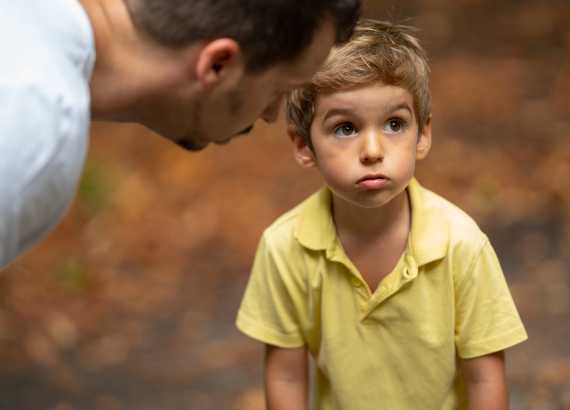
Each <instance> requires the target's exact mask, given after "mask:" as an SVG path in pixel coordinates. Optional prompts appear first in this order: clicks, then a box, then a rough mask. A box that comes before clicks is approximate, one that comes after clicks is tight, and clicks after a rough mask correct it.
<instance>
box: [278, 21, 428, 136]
mask: <svg viewBox="0 0 570 410" xmlns="http://www.w3.org/2000/svg"><path fill="white" fill-rule="evenodd" d="M414 33H415V29H413V28H412V27H409V26H404V25H397V24H393V23H389V22H381V21H373V20H367V19H363V20H361V21H360V22H359V23H358V25H357V26H356V28H355V31H354V34H353V36H352V38H351V39H350V41H349V42H347V43H346V44H344V45H341V46H338V47H335V48H334V49H333V51H332V52H331V53H330V55H329V57H328V59H327V61H326V62H325V64H324V65H323V67H322V68H321V69H320V70H319V71H318V72H317V74H315V76H314V77H313V79H312V81H311V83H310V84H307V85H306V86H303V87H301V88H299V89H296V90H294V91H293V92H292V93H291V94H290V95H289V98H288V101H287V117H288V121H289V124H290V127H291V132H292V133H294V134H296V135H299V136H300V137H302V138H303V139H304V140H305V142H306V143H307V144H308V145H309V146H311V139H310V129H311V124H312V122H313V119H314V115H315V112H316V108H317V103H318V98H319V96H320V95H326V94H331V93H334V92H337V91H342V90H348V89H351V88H355V87H360V86H364V85H367V84H374V83H382V84H384V85H392V86H397V87H402V88H404V89H405V90H407V91H408V92H409V93H410V94H411V95H412V98H413V105H414V111H415V113H414V114H415V117H416V120H417V125H418V130H420V131H421V130H422V128H423V127H424V125H425V124H426V122H427V121H428V119H429V116H430V113H431V93H430V89H429V66H428V60H427V55H426V53H425V51H424V50H423V48H422V47H421V45H420V44H419V42H418V40H417V39H416V37H415V36H414Z"/></svg>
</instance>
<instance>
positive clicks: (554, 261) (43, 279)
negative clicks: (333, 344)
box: [0, 0, 570, 410]
mask: <svg viewBox="0 0 570 410" xmlns="http://www.w3.org/2000/svg"><path fill="white" fill-rule="evenodd" d="M364 4H365V10H364V15H365V16H367V17H375V18H383V19H386V18H389V19H394V20H397V21H400V22H402V21H404V22H407V23H408V24H413V25H416V26H417V27H419V28H420V29H421V31H420V34H419V35H420V38H421V40H422V41H423V43H424V45H425V47H426V48H427V50H428V52H429V54H430V57H431V66H432V91H433V101H434V106H433V116H434V145H433V148H432V152H431V154H430V156H429V158H428V159H427V160H425V161H424V162H423V163H421V164H420V166H419V170H418V176H419V179H420V181H421V182H422V183H423V184H424V185H425V186H426V187H428V188H430V189H432V190H434V191H436V192H438V193H440V194H442V195H444V196H446V197H447V198H449V199H450V200H451V201H453V202H455V203H456V204H458V205H459V206H460V207H462V208H463V209H465V210H466V211H467V212H468V213H470V214H471V215H472V216H473V217H474V218H475V219H476V220H477V221H478V222H479V223H480V225H481V226H482V227H483V229H484V230H485V231H486V232H487V233H488V234H489V236H490V238H491V241H492V242H493V244H494V245H495V247H496V250H497V252H498V254H499V256H500V258H501V260H502V263H503V267H504V270H505V273H506V276H507V279H508V281H509V283H510V286H511V290H512V293H513V296H514V298H515V301H516V303H517V306H518V308H519V310H520V313H521V315H522V318H523V320H524V322H525V324H526V326H527V330H528V332H529V336H530V339H529V340H528V341H527V342H525V343H524V344H522V345H520V346H517V347H515V348H513V349H511V350H510V351H509V352H508V377H509V382H510V388H511V400H512V408H513V409H515V410H527V409H533V410H568V409H570V342H569V337H570V245H569V244H570V189H569V188H570V185H569V182H568V180H569V179H570V115H569V114H570V78H569V76H570V26H569V24H568V22H569V21H570V5H569V3H568V1H567V0H559V1H556V0H549V1H530V0H524V1H522V0H516V1H515V0H503V1H500V2H496V1H491V0H405V1H388V0H386V1H379V0H374V1H373V0H368V1H365V2H364ZM92 134H93V135H92V139H91V149H90V153H89V158H88V162H87V166H86V169H85V172H84V175H83V179H82V182H81V186H80V189H79V193H78V196H77V198H76V201H75V203H74V205H73V207H72V209H71V210H70V212H69V213H68V214H67V216H66V218H65V220H64V222H63V223H62V224H61V225H60V226H59V227H58V229H57V230H56V231H55V232H53V233H52V234H51V235H50V236H49V238H48V240H47V241H45V242H44V243H42V244H41V245H40V246H38V247H36V248H35V249H34V250H33V251H31V252H29V253H28V254H26V255H25V256H24V257H22V258H20V259H19V260H18V261H17V262H16V263H15V264H13V265H12V266H11V267H10V268H8V269H5V270H4V271H3V272H1V273H0V363H1V365H0V409H2V410H4V409H17V410H28V409H30V410H32V409H33V410H36V409H47V410H75V409H79V410H91V409H93V410H120V409H128V410H131V409H136V410H147V409H148V410H151V409H152V410H154V409H163V410H178V409H199V410H210V409H212V410H214V409H215V410H219V409H228V410H261V409H263V408H264V401H263V392H262V390H261V369H262V360H261V354H262V349H261V346H260V345H258V344H257V343H255V342H253V341H251V340H249V339H247V338H246V337H245V336H242V335H241V334H240V333H238V332H237V330H236V329H235V327H234V324H233V323H234V318H235V313H236V310H237V308H238V305H239V301H240V297H241V294H242V292H243V290H244V287H245V284H246V280H247V277H248V272H249V268H250V264H251V261H252V257H253V254H254V252H255V247H256V245H257V241H258V238H259V236H260V234H261V232H262V230H263V229H264V228H265V227H266V226H268V225H269V224H270V223H271V222H272V221H273V220H274V219H275V218H276V217H277V216H278V215H280V214H281V213H283V212H284V211H286V210H287V209H289V208H290V207H291V206H293V205H294V204H296V203H298V202H299V201H300V200H301V199H303V198H304V197H306V196H307V195H309V194H310V193H311V192H313V191H314V190H316V189H317V188H318V187H319V185H320V180H319V178H318V176H317V174H316V173H315V172H309V171H304V170H302V169H300V168H299V167H297V165H296V164H295V163H294V161H293V159H292V153H291V146H290V144H289V142H288V139H287V137H286V136H285V134H284V127H283V123H279V124H277V125H274V126H271V127H269V126H265V125H263V124H258V126H257V127H256V128H255V131H254V133H253V134H252V135H251V137H247V138H242V139H239V140H237V141H235V142H233V143H231V144H230V145H229V146H224V147H210V148H208V149H207V150H205V151H203V152H201V153H199V154H191V153H187V152H183V151H182V150H180V149H178V148H177V147H176V146H174V145H173V144H170V143H167V142H164V141H162V140H161V139H160V138H158V137H156V136H154V135H151V134H150V133H149V132H147V131H145V130H144V129H142V128H139V127H136V126H117V125H107V124H95V125H94V126H93V130H92Z"/></svg>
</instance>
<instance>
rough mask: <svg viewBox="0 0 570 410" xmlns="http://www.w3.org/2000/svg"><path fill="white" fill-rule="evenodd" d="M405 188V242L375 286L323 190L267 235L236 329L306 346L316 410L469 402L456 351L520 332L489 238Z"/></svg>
mask: <svg viewBox="0 0 570 410" xmlns="http://www.w3.org/2000/svg"><path fill="white" fill-rule="evenodd" d="M408 193H409V197H410V200H411V208H412V228H411V233H410V236H409V239H408V245H407V249H406V250H405V252H404V253H403V255H402V257H401V258H400V260H399V262H398V263H397V266H396V267H395V268H394V270H393V271H392V272H391V273H390V274H388V275H387V276H386V277H385V278H384V279H383V280H382V281H381V283H380V285H379V286H378V288H377V289H376V290H375V291H374V292H373V293H371V292H370V290H369V289H368V286H367V285H366V284H365V282H364V280H363V279H362V277H361V275H360V274H359V272H358V270H357V269H356V268H355V266H354V264H352V263H351V261H350V260H349V259H348V257H347V256H346V254H345V252H344V251H343V248H342V246H341V244H340V242H339V240H338V238H337V235H336V230H335V227H334V224H333V220H332V216H331V212H330V209H331V206H330V204H331V194H330V191H329V190H328V189H326V188H323V189H322V190H321V191H319V192H318V193H316V194H314V195H313V196H311V197H309V198H308V199H307V200H305V201H304V202H303V203H301V204H300V205H298V206H297V207H295V208H294V209H292V210H291V211H289V212H287V213H286V214H285V215H283V216H281V217H280V218H279V219H278V220H277V221H276V222H275V223H273V224H272V225H271V226H270V227H269V228H268V229H267V230H266V231H265V233H264V234H263V237H262V239H261V242H260V245H259V248H258V251H257V255H256V258H255V262H254V266H253V271H252V274H251V278H250V280H249V283H248V286H247V290H246V292H245V295H244V298H243V301H242V304H241V307H240V310H239V313H238V317H237V326H238V328H239V329H240V330H241V331H242V332H244V333H245V334H247V335H249V336H251V337H253V338H254V339H257V340H260V341H262V342H264V343H268V344H271V345H276V346H280V347H285V348H293V347H300V346H303V345H306V346H307V348H308V349H309V351H310V353H311V354H312V356H313V357H314V359H315V363H316V366H315V375H314V376H315V378H314V381H315V383H314V386H313V398H314V400H313V408H314V409H318V410H333V409H334V410H383V409H384V410H407V409H409V410H417V409H422V410H431V409H433V410H448V409H466V408H467V403H466V393H465V389H464V386H463V382H462V378H461V375H460V369H459V366H458V358H472V357H477V356H481V355H485V354H488V353H492V352H496V351H499V350H503V349H505V348H508V347H510V346H512V345H515V344H517V343H520V342H522V341H523V340H525V339H526V338H527V335H526V332H525V329H524V326H523V324H522V322H521V320H520V318H519V315H518V313H517V310H516V308H515V305H514V302H513V300H512V297H511V295H510V292H509V289H508V287H507V283H506V281H505V278H504V276H503V273H502V271H501V267H500V265H499V262H498V260H497V257H496V255H495V252H494V251H493V248H492V247H491V245H490V243H489V240H488V239H487V237H486V236H485V234H484V233H482V232H481V231H480V229H479V228H478V227H477V225H476V224H475V222H474V221H473V220H472V219H471V218H470V217H469V216H468V215H466V214H465V213H464V212H463V211H461V210H460V209H458V208H457V207H456V206H454V205H453V204H451V203H450V202H448V201H446V200H445V199H443V198H441V197H440V196H438V195H436V194H434V193H433V192H430V191H428V190H427V189H424V188H422V187H421V186H420V185H419V183H418V182H417V181H416V180H412V181H411V183H410V185H409V187H408ZM378 257H379V258H381V257H382V254H381V253H380V252H379V254H378Z"/></svg>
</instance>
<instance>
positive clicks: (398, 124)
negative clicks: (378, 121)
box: [384, 118, 406, 133]
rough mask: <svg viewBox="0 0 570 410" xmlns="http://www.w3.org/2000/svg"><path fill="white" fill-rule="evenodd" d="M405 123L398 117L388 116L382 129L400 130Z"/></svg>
mask: <svg viewBox="0 0 570 410" xmlns="http://www.w3.org/2000/svg"><path fill="white" fill-rule="evenodd" d="M405 125H406V123H405V121H404V120H402V119H400V118H390V119H389V120H388V121H387V122H386V124H385V125H384V130H385V131H387V132H391V133H397V132H401V131H402V130H403V129H404V127H405Z"/></svg>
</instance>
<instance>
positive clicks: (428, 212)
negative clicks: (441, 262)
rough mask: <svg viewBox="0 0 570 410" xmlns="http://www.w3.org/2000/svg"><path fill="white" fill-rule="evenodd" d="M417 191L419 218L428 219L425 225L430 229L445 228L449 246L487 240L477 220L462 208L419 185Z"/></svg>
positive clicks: (478, 242)
mask: <svg viewBox="0 0 570 410" xmlns="http://www.w3.org/2000/svg"><path fill="white" fill-rule="evenodd" d="M418 193H419V195H418V198H419V200H420V201H421V209H422V212H421V216H420V218H428V219H430V221H429V222H430V223H429V224H427V226H429V227H432V229H445V230H446V231H447V234H448V238H449V242H450V245H451V246H454V245H458V244H474V245H475V244H479V245H481V244H482V243H483V242H485V241H486V240H487V236H486V235H485V233H484V232H483V231H482V230H481V228H480V227H479V225H478V224H477V222H476V221H475V220H474V219H473V218H472V217H471V216H470V215H469V214H467V212H465V211H464V210H463V209H461V208H459V207H458V206H457V205H455V204H454V203H452V202H451V201H449V200H448V199H446V198H444V197H443V196H441V195H439V194H437V193H435V192H433V191H431V190H429V189H427V188H424V187H422V186H419V189H418Z"/></svg>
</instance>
